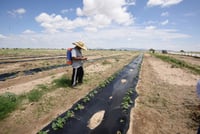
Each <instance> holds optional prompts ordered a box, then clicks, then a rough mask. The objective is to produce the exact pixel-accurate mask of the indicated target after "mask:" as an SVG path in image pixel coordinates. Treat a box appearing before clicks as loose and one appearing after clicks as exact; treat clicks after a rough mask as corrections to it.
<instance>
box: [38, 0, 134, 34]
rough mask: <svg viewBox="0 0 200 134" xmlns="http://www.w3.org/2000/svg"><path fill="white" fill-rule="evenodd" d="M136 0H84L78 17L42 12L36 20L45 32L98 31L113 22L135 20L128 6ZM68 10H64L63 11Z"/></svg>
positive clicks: (118, 23)
mask: <svg viewBox="0 0 200 134" xmlns="http://www.w3.org/2000/svg"><path fill="white" fill-rule="evenodd" d="M134 2H135V0H128V1H125V0H118V1H115V0H96V1H91V0H83V8H82V9H81V8H77V9H76V14H77V18H75V19H74V20H70V19H68V18H67V17H62V16H61V15H56V14H47V13H41V14H40V15H38V16H37V17H36V18H35V20H36V21H37V22H38V23H40V26H42V27H43V28H44V29H45V32H49V33H56V32H61V31H69V30H75V29H79V30H80V29H84V30H89V31H97V30H98V29H101V28H106V27H108V26H110V25H111V24H116V25H123V26H127V25H130V24H132V23H133V22H134V19H133V16H132V15H131V13H129V12H128V11H127V7H128V6H130V5H133V4H134ZM64 12H67V11H66V10H63V13H64Z"/></svg>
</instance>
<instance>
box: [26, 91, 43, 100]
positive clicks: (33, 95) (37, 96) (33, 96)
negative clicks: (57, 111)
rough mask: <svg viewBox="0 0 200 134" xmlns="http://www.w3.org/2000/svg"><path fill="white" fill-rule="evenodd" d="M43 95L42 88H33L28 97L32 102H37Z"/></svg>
mask: <svg viewBox="0 0 200 134" xmlns="http://www.w3.org/2000/svg"><path fill="white" fill-rule="evenodd" d="M42 95H43V93H42V92H41V91H40V90H38V89H33V90H31V91H30V92H29V93H28V94H27V97H28V100H29V101H30V102H36V101H38V100H39V99H40V98H41V97H42Z"/></svg>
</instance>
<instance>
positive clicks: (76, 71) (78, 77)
mask: <svg viewBox="0 0 200 134" xmlns="http://www.w3.org/2000/svg"><path fill="white" fill-rule="evenodd" d="M83 75H84V71H83V67H82V66H81V67H79V68H73V73H72V83H71V84H72V86H75V85H76V84H77V83H82V82H83Z"/></svg>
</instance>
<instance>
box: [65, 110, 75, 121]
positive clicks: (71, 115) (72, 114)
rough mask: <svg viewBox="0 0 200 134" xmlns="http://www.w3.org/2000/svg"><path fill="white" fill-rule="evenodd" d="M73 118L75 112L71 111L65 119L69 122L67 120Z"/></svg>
mask: <svg viewBox="0 0 200 134" xmlns="http://www.w3.org/2000/svg"><path fill="white" fill-rule="evenodd" d="M71 117H74V112H73V111H70V110H69V111H67V113H66V115H65V117H64V118H65V119H66V120H67V119H69V118H71Z"/></svg>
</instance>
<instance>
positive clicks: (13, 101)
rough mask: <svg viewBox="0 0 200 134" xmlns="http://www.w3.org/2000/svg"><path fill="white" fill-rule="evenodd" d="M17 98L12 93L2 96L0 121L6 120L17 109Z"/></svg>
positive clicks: (0, 97)
mask: <svg viewBox="0 0 200 134" xmlns="http://www.w3.org/2000/svg"><path fill="white" fill-rule="evenodd" d="M17 104H18V103H17V97H16V95H15V94H12V93H5V94H3V95H1V96H0V119H3V118H5V117H6V116H7V115H8V114H9V113H10V112H12V111H13V110H15V109H16V107H17Z"/></svg>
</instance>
